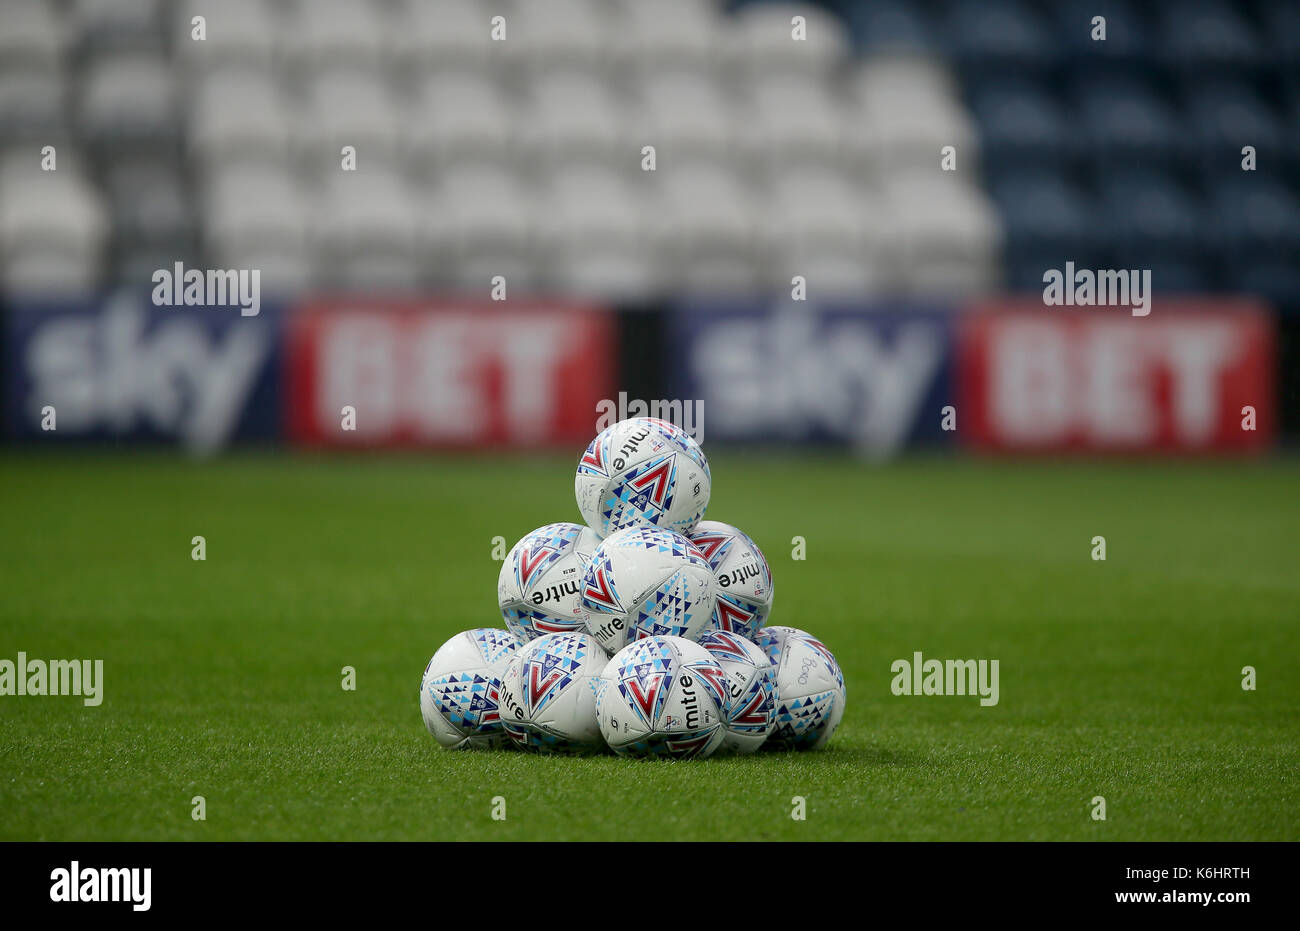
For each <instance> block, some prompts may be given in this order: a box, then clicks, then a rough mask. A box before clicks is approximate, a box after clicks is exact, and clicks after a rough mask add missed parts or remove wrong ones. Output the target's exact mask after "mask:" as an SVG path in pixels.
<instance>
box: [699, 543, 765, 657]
mask: <svg viewBox="0 0 1300 931" xmlns="http://www.w3.org/2000/svg"><path fill="white" fill-rule="evenodd" d="M687 537H688V538H689V539H690V541H691V542H692V543H694V544H695V545H696V546H697V547H699V550H700V552H701V553H703V554H704V558H705V559H707V560H708V561H709V565H710V566H712V567H713V572H714V576H715V577H716V578H717V580H718V603H717V606H716V607H715V608H714V610H713V622H712V626H713V628H714V629H715V630H729V631H732V632H733V633H737V634H740V636H742V637H746V638H750V639H752V638H753V636H754V634H756V633H758V629H759V628H760V627H762V626H763V625H764V624H765V623H767V615H768V613H769V612H771V610H772V570H771V569H769V568H768V567H767V560H766V559H764V558H763V552H762V550H760V549H759V548H758V546H757V545H756V544H755V543H754V541H753V540H751V539H750V538H749V537H748V536H747V535H746V534H744V533H743V532H741V531H740V530H737V529H736V528H735V527H733V526H731V525H730V524H724V523H722V522H721V521H716V520H702V521H700V522H699V523H698V524H696V525H695V529H694V530H692V531H691V532H690V533H689V534H687Z"/></svg>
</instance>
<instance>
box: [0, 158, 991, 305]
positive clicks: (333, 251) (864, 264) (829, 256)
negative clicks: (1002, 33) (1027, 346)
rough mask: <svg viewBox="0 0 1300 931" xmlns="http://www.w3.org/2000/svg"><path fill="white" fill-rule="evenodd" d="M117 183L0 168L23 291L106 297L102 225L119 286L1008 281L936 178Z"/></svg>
mask: <svg viewBox="0 0 1300 931" xmlns="http://www.w3.org/2000/svg"><path fill="white" fill-rule="evenodd" d="M105 186H106V189H107V191H108V197H107V198H106V200H107V203H106V204H105V203H102V202H101V199H100V198H98V197H97V195H96V194H95V190H94V188H93V187H92V186H91V185H89V184H88V183H86V182H85V181H84V180H83V179H82V178H80V177H79V174H78V172H77V170H76V168H75V167H73V166H71V165H69V166H66V167H64V168H60V170H59V171H58V172H49V173H41V172H35V173H34V172H32V171H31V170H29V169H27V168H26V167H25V164H24V163H16V164H15V163H10V164H9V165H7V166H6V170H5V171H3V172H0V208H2V209H0V228H2V229H6V230H12V231H13V235H12V236H11V237H0V254H3V255H4V257H5V259H6V262H7V263H12V262H13V261H14V260H15V258H18V259H21V258H24V257H28V258H29V257H31V256H32V255H33V254H34V253H35V252H40V253H42V254H50V255H53V256H54V257H55V258H54V259H53V260H50V259H43V260H40V261H35V262H34V264H32V265H31V266H30V267H27V268H26V270H24V267H22V266H20V265H19V266H16V265H13V264H9V265H8V272H9V274H8V275H7V278H8V280H9V282H10V284H11V285H18V284H23V285H25V286H27V287H42V286H45V287H53V286H56V285H60V284H67V283H69V282H79V283H84V284H89V283H93V281H94V279H95V274H96V269H95V262H94V259H95V257H96V255H98V252H99V250H100V249H101V248H102V247H103V245H104V241H105V240H104V236H105V233H106V232H107V231H108V229H109V226H110V223H109V217H112V223H111V226H112V228H113V230H114V231H115V233H116V237H115V240H114V246H115V249H114V252H115V256H114V258H115V262H116V266H117V272H116V274H117V280H118V281H120V282H123V283H128V282H129V283H135V284H141V283H144V282H147V281H148V278H149V275H150V273H151V271H152V270H153V269H155V268H159V267H169V266H170V265H171V263H172V262H173V261H177V260H185V261H190V262H193V261H196V260H197V257H198V256H199V255H200V254H202V255H204V256H206V259H205V261H207V262H211V263H213V264H215V265H217V266H220V267H256V268H260V269H262V271H263V280H264V281H265V282H266V283H267V284H268V285H269V286H273V287H279V288H284V289H290V288H297V287H310V286H328V287H335V288H357V289H360V288H377V289H388V288H396V289H402V288H411V287H421V286H427V287H450V288H457V289H469V290H477V291H483V290H486V288H487V287H488V283H489V281H490V279H491V277H492V276H494V275H505V276H507V278H508V280H509V281H510V282H511V285H512V286H513V287H516V288H520V289H525V290H528V289H533V290H554V291H557V292H574V293H578V294H582V295H592V296H602V295H617V296H636V295H640V294H649V293H658V292H660V291H664V290H668V289H681V290H686V291H698V290H718V291H727V290H735V291H741V292H743V291H749V290H755V289H763V288H768V287H775V288H788V287H789V285H790V279H791V278H792V277H793V276H794V275H803V276H805V277H806V278H808V280H809V283H810V284H809V286H810V288H811V289H812V290H813V291H814V292H816V293H819V294H821V295H823V296H831V295H840V294H846V293H859V292H874V291H879V290H891V291H899V292H920V293H959V292H961V291H963V290H970V289H984V288H987V287H990V286H992V285H993V284H995V283H996V279H995V269H996V266H997V258H998V254H997V253H998V249H999V245H1000V242H999V240H1000V229H999V226H998V222H997V217H996V214H995V213H994V212H993V210H992V208H991V205H990V204H989V203H988V201H987V199H986V198H985V197H984V196H983V195H982V194H981V193H980V192H979V191H978V190H977V189H975V188H972V187H970V186H969V185H968V184H966V183H965V182H964V181H963V180H962V179H961V178H959V177H956V176H952V175H941V174H940V173H938V172H933V171H927V172H915V173H912V174H910V175H898V176H895V177H893V178H892V179H891V183H890V184H888V185H885V186H881V187H879V188H871V187H866V186H864V185H862V184H861V183H860V180H859V179H857V178H854V177H853V176H851V175H850V174H848V173H846V172H844V171H842V170H839V169H837V168H834V167H829V166H815V165H810V166H808V167H805V168H801V169H797V170H793V169H792V170H788V171H783V172H779V173H776V174H774V175H772V176H771V177H770V178H769V179H768V180H767V182H766V183H765V184H764V185H762V187H761V188H760V187H759V186H756V185H754V184H751V183H748V182H746V181H744V180H743V179H742V178H741V177H739V176H737V175H736V174H735V173H733V172H731V171H729V170H728V169H727V168H725V167H723V166H721V165H717V164H710V163H707V162H701V163H699V164H695V165H684V166H681V167H677V168H674V169H673V170H671V171H657V172H653V173H650V172H647V173H644V174H638V175H636V176H632V177H629V176H628V175H627V174H625V173H623V172H620V171H616V170H613V169H610V168H602V167H600V166H595V165H591V164H586V163H581V162H575V163H573V164H559V165H557V166H555V167H554V168H553V169H551V170H550V171H549V172H547V173H544V174H542V175H537V174H533V175H529V176H528V177H526V178H525V177H521V176H520V175H518V174H517V173H515V172H514V171H513V170H511V169H510V168H508V167H505V166H499V165H492V164H487V163H485V164H481V165H474V164H465V165H461V166H458V167H457V168H456V169H454V170H452V171H449V172H447V173H445V174H443V175H441V176H439V178H438V180H437V181H436V182H434V183H431V184H416V183H412V182H411V181H410V180H409V179H407V178H406V177H405V176H403V175H401V174H398V173H394V172H388V171H385V170H382V169H380V168H371V169H368V170H364V171H357V172H342V171H335V172H333V173H331V174H329V175H327V176H325V177H324V179H323V180H321V181H320V182H317V183H308V182H307V181H306V180H305V178H304V176H303V175H301V174H299V173H297V172H294V171H290V170H287V169H285V168H283V167H280V166H276V165H273V164H269V163H263V164H255V163H238V162H236V163H232V164H230V165H227V166H223V167H222V168H220V169H219V170H216V171H213V172H212V173H210V174H208V175H207V176H206V178H205V180H204V181H203V182H202V183H201V185H200V186H199V190H198V193H197V195H196V196H195V198H194V199H193V200H192V201H191V200H189V199H187V195H186V188H185V185H184V182H183V179H182V178H181V177H180V176H179V174H178V173H177V172H176V171H175V170H174V169H172V168H169V167H168V166H167V164H166V163H165V162H148V161H141V162H135V163H132V162H120V163H118V164H116V165H115V166H114V168H113V170H112V171H110V172H109V173H108V174H107V176H106V179H105ZM38 230H39V231H41V232H40V235H36V231H38ZM23 231H25V232H23ZM70 266H73V267H75V268H77V269H80V272H79V273H78V274H71V273H70V272H69V267H70Z"/></svg>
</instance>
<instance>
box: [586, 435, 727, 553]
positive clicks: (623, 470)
mask: <svg viewBox="0 0 1300 931" xmlns="http://www.w3.org/2000/svg"><path fill="white" fill-rule="evenodd" d="M710 481H711V479H710V477H709V462H708V460H707V459H705V458H704V451H703V450H702V449H700V444H699V443H697V442H695V440H693V439H692V438H691V436H690V435H689V434H688V433H686V432H685V431H684V430H682V429H680V428H679V427H676V426H674V425H673V424H671V423H669V422H668V421H666V420H657V419H654V418H650V417H637V418H634V419H632V420H621V421H619V422H618V423H616V424H614V425H613V426H611V427H608V428H606V429H605V430H603V431H601V433H600V435H599V436H597V437H596V438H595V439H594V440H592V441H591V445H590V446H588V447H587V451H586V452H585V453H583V454H582V458H581V459H580V460H578V474H577V478H576V479H575V480H574V483H573V490H574V494H575V495H576V496H577V499H578V510H580V511H581V512H582V517H583V519H584V520H586V522H587V526H589V527H590V528H591V529H592V530H594V531H596V533H597V534H598V535H599V536H601V537H605V536H608V535H609V534H611V533H613V532H614V531H616V530H622V529H623V528H624V527H641V526H655V527H662V528H664V529H665V530H675V531H677V532H678V533H687V532H689V531H690V530H691V528H693V527H694V526H695V524H696V523H697V522H698V521H699V520H700V518H701V517H703V516H704V509H705V508H707V507H708V505H709V486H710Z"/></svg>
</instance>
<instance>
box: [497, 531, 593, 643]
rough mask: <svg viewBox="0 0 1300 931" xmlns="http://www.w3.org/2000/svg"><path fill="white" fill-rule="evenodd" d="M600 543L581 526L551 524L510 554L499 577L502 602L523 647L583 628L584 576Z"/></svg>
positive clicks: (590, 532) (502, 610) (499, 598)
mask: <svg viewBox="0 0 1300 931" xmlns="http://www.w3.org/2000/svg"><path fill="white" fill-rule="evenodd" d="M598 542H599V541H598V540H597V539H596V534H595V533H594V532H593V531H592V530H591V528H589V527H584V526H582V525H581V524H571V523H559V524H547V525H546V526H545V527H539V528H538V529H536V530H534V531H533V532H532V533H530V534H528V535H527V536H525V537H524V538H523V539H522V540H520V541H519V542H518V543H516V544H515V545H514V547H513V548H512V549H511V550H510V552H509V554H508V555H507V556H506V559H505V562H504V563H502V564H501V574H500V575H499V576H498V577H497V604H498V605H499V606H500V608H501V616H502V617H504V618H505V621H506V626H507V627H509V628H510V631H511V632H512V633H513V634H514V635H515V636H516V637H518V638H519V640H520V641H521V642H522V643H527V642H528V641H530V640H533V639H534V638H536V637H540V636H541V635H542V634H555V633H562V632H563V631H566V630H582V629H583V627H584V626H585V625H586V621H587V615H586V612H585V611H584V610H583V607H582V575H583V573H584V572H585V571H586V569H587V563H588V562H589V561H590V560H591V554H592V552H593V551H594V550H595V549H596V544H597V543H598Z"/></svg>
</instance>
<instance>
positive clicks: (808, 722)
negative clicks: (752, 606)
mask: <svg viewBox="0 0 1300 931" xmlns="http://www.w3.org/2000/svg"><path fill="white" fill-rule="evenodd" d="M754 641H755V642H756V643H757V644H758V646H759V647H760V648H761V649H762V650H763V652H764V653H766V654H767V655H768V657H769V658H770V659H771V660H772V665H773V666H775V667H776V694H777V700H776V727H775V729H774V730H773V731H772V736H770V737H769V738H768V739H767V743H766V744H765V745H764V747H765V748H766V749H772V750H820V749H821V748H822V747H824V746H826V742H827V741H828V740H830V739H831V734H833V733H835V728H837V727H839V724H840V719H841V718H842V717H844V701H845V690H844V674H843V673H842V672H840V664H839V663H837V662H836V661H835V657H834V656H833V655H832V654H831V651H830V650H828V649H826V645H825V644H823V643H822V642H821V641H820V640H818V639H816V638H815V637H813V635H812V634H810V633H808V632H807V631H802V630H799V629H797V628H794V627H764V628H763V629H762V630H760V631H759V632H758V633H757V634H756V635H755V637H754Z"/></svg>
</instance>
